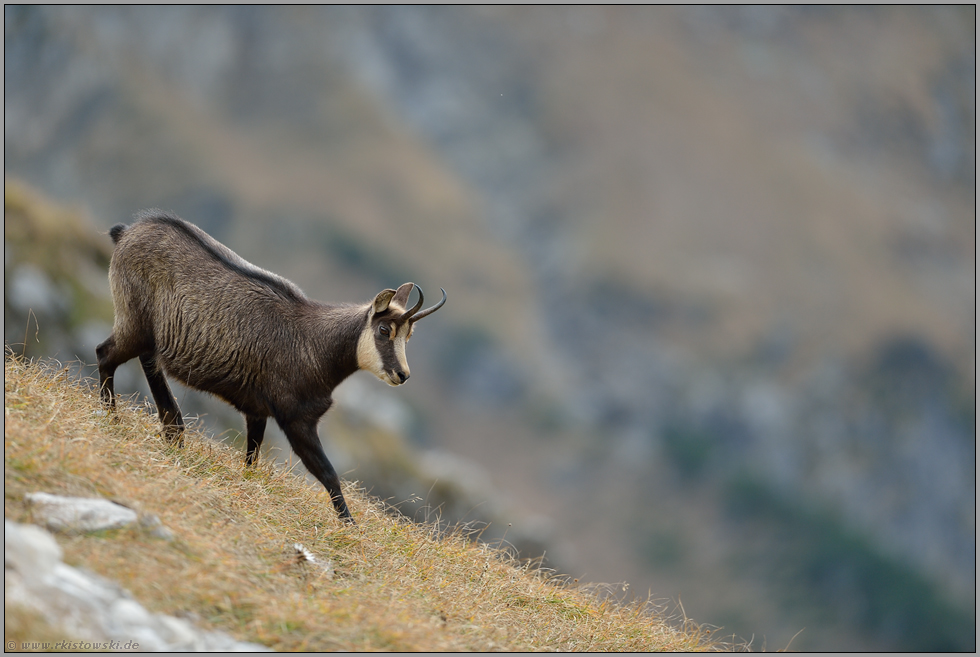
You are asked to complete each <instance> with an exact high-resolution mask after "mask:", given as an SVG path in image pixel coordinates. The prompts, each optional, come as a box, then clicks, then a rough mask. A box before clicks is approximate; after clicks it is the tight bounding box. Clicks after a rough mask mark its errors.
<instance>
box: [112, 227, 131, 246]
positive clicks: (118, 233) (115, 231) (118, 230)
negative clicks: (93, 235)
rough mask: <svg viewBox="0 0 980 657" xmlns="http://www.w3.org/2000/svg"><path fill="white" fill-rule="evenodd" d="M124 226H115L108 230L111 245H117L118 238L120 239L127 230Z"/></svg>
mask: <svg viewBox="0 0 980 657" xmlns="http://www.w3.org/2000/svg"><path fill="white" fill-rule="evenodd" d="M128 227H129V226H127V225H126V224H116V225H115V226H113V227H112V228H110V229H109V237H111V238H112V243H113V244H118V243H119V238H120V237H122V234H123V232H124V231H125V230H126V229H127V228H128Z"/></svg>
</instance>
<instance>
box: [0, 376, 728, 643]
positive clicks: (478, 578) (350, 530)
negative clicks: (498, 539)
mask: <svg viewBox="0 0 980 657" xmlns="http://www.w3.org/2000/svg"><path fill="white" fill-rule="evenodd" d="M4 384H5V391H4V393H5V394H4V415H5V424H4V487H5V496H4V515H5V517H7V518H10V519H13V520H16V521H20V522H29V521H30V511H29V509H28V507H27V505H26V503H25V502H24V495H25V494H26V493H28V492H31V491H47V492H51V493H60V494H68V495H80V496H101V497H106V498H109V499H113V500H116V501H119V502H121V503H123V504H126V505H127V506H130V507H133V508H136V509H138V510H140V511H142V512H147V513H154V514H157V515H158V516H159V517H160V518H161V519H162V520H163V522H164V524H165V525H166V526H168V527H169V528H171V529H172V530H173V531H174V532H175V534H176V536H177V538H176V539H175V540H173V541H170V542H167V541H163V540H160V539H154V538H151V537H149V536H148V535H147V534H145V533H143V532H141V531H140V530H135V529H123V530H118V531H110V532H101V533H98V534H95V535H83V536H59V537H58V540H59V542H60V543H61V545H62V547H63V548H64V550H65V560H66V561H67V562H68V563H70V564H72V565H77V566H83V567H86V568H88V569H90V570H92V571H95V572H97V573H99V574H102V575H104V576H106V577H109V578H111V579H113V580H115V581H117V582H119V583H120V584H121V585H122V586H124V587H125V588H126V589H128V590H129V591H131V592H132V593H133V595H134V596H135V597H136V599H137V600H139V601H140V602H142V603H143V604H144V605H145V606H146V607H147V608H149V609H150V610H152V611H156V612H164V613H169V614H174V615H183V616H185V617H191V618H194V619H195V620H196V621H197V622H198V624H199V625H201V626H203V627H208V628H211V629H220V630H223V631H225V632H228V633H229V634H231V635H233V636H235V637H236V638H238V639H241V640H247V641H255V642H258V643H262V644H265V645H267V646H270V647H272V648H274V649H277V650H411V651H431V650H555V649H557V650H602V651H649V650H698V649H709V648H717V647H720V646H719V645H718V644H714V643H712V642H711V641H709V640H708V639H707V633H708V631H707V630H704V629H702V628H699V627H698V626H696V625H695V624H693V623H691V622H690V621H685V622H684V623H683V628H682V629H677V628H675V627H673V626H671V625H670V624H668V623H667V622H666V619H664V618H663V617H662V616H660V615H658V614H656V613H651V608H650V606H648V605H641V604H633V605H620V604H615V603H613V602H611V601H608V600H607V601H605V602H603V601H602V600H600V599H599V598H597V597H596V596H594V595H591V594H588V593H586V592H583V591H581V590H574V589H571V588H564V587H561V586H559V585H557V584H556V583H555V582H549V578H548V576H547V575H546V574H543V573H541V572H535V571H534V570H533V569H528V568H527V567H526V566H525V567H521V565H520V564H517V563H515V562H514V561H513V560H511V559H510V558H509V557H508V556H507V554H506V553H505V552H502V551H500V550H497V549H494V548H491V547H489V546H485V545H478V544H474V543H471V542H468V541H466V540H465V539H464V538H463V537H462V535H461V534H460V533H457V534H454V535H450V536H448V537H445V538H437V537H436V532H435V531H434V528H433V527H431V526H418V525H413V524H409V523H407V522H404V521H399V520H396V519H393V518H392V517H390V516H388V515H386V514H385V513H384V510H383V508H382V507H381V506H380V505H379V504H378V503H377V502H375V501H373V500H370V499H368V498H366V497H365V496H364V495H363V494H362V493H361V491H359V490H358V489H357V488H356V487H355V486H347V488H346V490H345V494H346V495H347V496H348V501H349V502H350V503H351V506H352V509H353V510H354V514H355V517H356V518H357V521H358V523H359V524H358V525H357V526H356V527H346V526H344V525H342V524H341V523H340V522H339V521H338V520H337V519H336V517H335V515H334V512H333V510H332V508H331V506H330V504H329V502H328V500H327V498H326V493H325V492H324V491H323V490H322V489H321V488H319V487H310V486H308V485H306V483H305V482H304V481H303V479H301V478H300V477H298V476H295V475H293V474H292V473H290V472H288V471H283V470H277V469H274V468H272V467H270V466H268V465H260V466H259V467H257V468H255V469H254V470H252V471H243V466H242V454H240V453H238V452H236V451H235V450H232V449H230V448H228V447H225V446H224V445H221V444H219V443H216V442H214V441H212V440H210V439H209V438H208V436H206V435H204V434H203V433H201V432H200V431H198V430H197V429H191V430H189V431H188V433H187V435H186V438H185V447H184V448H183V449H174V448H170V447H168V446H166V445H165V443H164V441H163V440H162V439H161V438H159V437H158V436H157V435H156V432H157V431H158V424H157V422H156V417H155V415H150V414H148V413H147V412H146V409H145V408H143V407H140V406H136V405H133V404H125V403H124V404H121V405H120V412H119V413H118V418H119V421H118V422H113V421H109V420H107V419H105V418H103V417H101V416H100V415H98V414H97V411H98V409H99V407H98V400H97V397H96V395H95V394H94V393H93V390H92V386H91V382H90V381H82V382H78V381H73V380H71V379H69V377H68V375H67V370H62V369H61V368H60V365H58V364H57V363H56V362H53V361H42V362H40V363H25V362H23V361H21V360H19V359H16V358H8V359H7V360H6V362H5V364H4ZM296 542H299V543H302V544H303V545H305V546H306V547H307V548H309V549H310V550H311V551H312V552H314V553H315V554H316V555H317V556H318V558H320V559H329V560H330V561H331V562H332V564H333V566H334V575H333V577H327V576H324V575H322V574H321V575H317V574H316V573H314V572H313V571H312V570H311V568H310V566H309V565H307V564H298V563H296V561H295V558H294V557H293V553H292V547H291V546H292V545H293V543H296ZM5 611H7V612H12V613H13V614H14V615H15V616H16V615H17V610H5ZM18 628H19V629H18ZM7 631H8V632H11V631H12V632H13V633H14V634H15V635H14V636H5V638H8V639H13V640H18V639H19V640H25V639H33V638H36V637H33V636H27V634H29V633H30V632H31V631H32V630H31V627H30V624H29V623H27V624H25V622H19V623H15V624H13V626H8V627H7ZM18 632H20V633H23V634H24V636H16V634H17V633H18ZM46 632H47V630H46Z"/></svg>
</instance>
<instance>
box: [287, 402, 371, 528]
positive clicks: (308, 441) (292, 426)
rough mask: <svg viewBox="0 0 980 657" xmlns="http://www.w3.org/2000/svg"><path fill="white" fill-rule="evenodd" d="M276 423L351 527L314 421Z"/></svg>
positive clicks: (338, 481)
mask: <svg viewBox="0 0 980 657" xmlns="http://www.w3.org/2000/svg"><path fill="white" fill-rule="evenodd" d="M277 422H279V426H280V427H282V430H283V432H284V433H285V434H286V438H288V439H289V444H290V445H291V446H292V448H293V451H294V452H295V453H296V455H297V456H298V457H299V458H300V460H301V461H302V462H303V465H305V466H306V469H307V470H309V471H310V474H312V475H313V476H314V477H316V478H317V479H319V480H320V483H322V484H323V486H324V488H326V489H327V492H328V493H330V499H331V501H333V505H334V508H335V509H336V510H337V514H338V515H339V516H340V517H341V519H343V520H345V521H346V522H348V523H350V524H352V525H353V524H356V523H355V522H354V518H353V517H352V516H351V514H350V510H349V509H348V508H347V501H346V500H345V499H344V494H343V493H342V492H341V491H340V477H338V476H337V471H336V470H334V467H333V465H331V463H330V459H328V458H327V455H326V454H324V453H323V446H322V445H321V444H320V437H319V436H318V435H317V433H316V421H315V420H314V421H312V422H310V421H307V420H293V421H286V422H282V421H279V420H278V418H277Z"/></svg>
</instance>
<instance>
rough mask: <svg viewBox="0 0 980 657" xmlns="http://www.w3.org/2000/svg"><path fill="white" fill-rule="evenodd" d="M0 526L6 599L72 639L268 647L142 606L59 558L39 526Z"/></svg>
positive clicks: (164, 646)
mask: <svg viewBox="0 0 980 657" xmlns="http://www.w3.org/2000/svg"><path fill="white" fill-rule="evenodd" d="M48 497H56V496H48ZM43 499H44V498H42V500H43ZM117 506H118V505H117ZM120 508H124V507H120ZM134 515H135V514H134ZM134 520H135V517H134ZM3 529H4V569H3V580H4V602H5V604H8V605H19V606H23V607H28V608H30V609H33V610H35V611H36V612H38V613H40V614H41V615H42V616H43V617H44V618H45V620H47V622H48V623H49V624H51V625H52V626H53V627H57V628H61V630H62V631H63V632H65V633H66V634H68V635H70V636H72V637H74V638H75V639H78V640H82V641H89V642H110V641H111V642H115V643H118V644H120V645H121V646H122V645H125V646H127V648H125V649H127V650H128V649H129V646H132V647H135V649H136V650H139V651H163V652H173V651H176V650H194V651H200V650H214V651H226V652H231V651H235V652H259V651H262V652H268V651H269V649H268V648H266V647H265V646H261V645H257V644H253V643H244V642H241V641H236V640H235V639H233V638H231V637H230V636H228V635H227V634H225V633H223V632H203V631H201V630H198V629H197V628H195V627H194V626H193V625H191V624H190V623H188V622H187V621H184V620H181V619H179V618H173V617H172V616H166V615H164V614H154V613H151V612H149V611H147V609H146V608H144V607H143V605H141V604H140V603H139V602H137V601H136V600H134V599H133V598H132V596H131V595H130V594H129V593H128V592H127V591H126V590H125V589H123V588H121V587H120V586H119V585H118V584H116V583H114V582H112V581H110V580H107V579H105V578H104V577H100V576H98V575H95V574H93V573H89V572H86V571H84V570H80V569H78V568H72V567H71V566H68V565H66V564H64V563H63V562H62V561H61V555H62V551H61V548H60V546H59V545H58V544H57V543H56V542H55V540H54V537H52V536H51V534H49V533H48V532H46V531H44V530H43V529H41V528H40V527H35V526H32V525H21V524H18V523H14V522H10V521H9V520H7V519H4V521H3ZM134 644H138V645H136V646H134Z"/></svg>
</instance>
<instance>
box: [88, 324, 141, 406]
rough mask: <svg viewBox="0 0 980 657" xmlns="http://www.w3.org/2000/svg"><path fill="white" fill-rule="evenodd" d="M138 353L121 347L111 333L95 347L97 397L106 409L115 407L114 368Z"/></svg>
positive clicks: (114, 335)
mask: <svg viewBox="0 0 980 657" xmlns="http://www.w3.org/2000/svg"><path fill="white" fill-rule="evenodd" d="M137 355H138V352H136V351H128V350H126V349H123V348H121V347H120V346H119V345H118V344H117V342H116V334H115V333H113V334H112V335H110V336H109V337H108V338H106V339H105V340H104V341H103V342H102V343H101V344H100V345H99V346H97V347H96V348H95V356H96V358H98V363H99V397H100V398H101V399H102V405H103V406H105V407H106V409H107V410H110V411H114V410H115V409H116V392H115V386H114V383H113V378H114V377H115V374H116V368H117V367H119V366H120V365H122V364H123V363H125V362H126V361H128V360H131V359H133V358H135V357H136V356H137Z"/></svg>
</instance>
